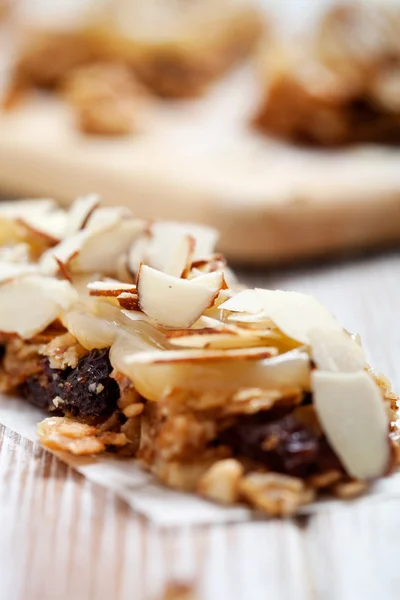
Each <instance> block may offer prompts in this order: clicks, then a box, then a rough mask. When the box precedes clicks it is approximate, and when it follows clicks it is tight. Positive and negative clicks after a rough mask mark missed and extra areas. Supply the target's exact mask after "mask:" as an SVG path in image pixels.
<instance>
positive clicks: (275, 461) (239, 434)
mask: <svg viewBox="0 0 400 600" xmlns="http://www.w3.org/2000/svg"><path fill="white" fill-rule="evenodd" d="M257 418H258V419H257ZM265 418H266V417H265V415H263V414H262V413H260V414H259V415H255V416H253V417H252V418H250V419H248V418H247V417H241V420H240V422H238V423H237V424H236V425H234V426H233V427H230V428H229V429H227V430H225V431H223V432H222V433H221V434H220V437H219V439H220V441H221V442H222V443H223V444H227V445H228V446H230V447H231V448H232V449H233V450H234V452H235V453H236V454H238V455H241V456H243V457H247V458H250V459H252V460H254V461H256V462H259V463H262V464H264V465H266V466H267V467H268V468H269V469H272V470H274V471H278V472H281V473H286V474H288V475H293V476H296V477H306V476H307V475H310V474H312V473H315V472H318V471H319V470H320V469H321V467H322V466H325V465H327V464H329V466H330V467H332V468H333V465H335V467H337V466H339V468H340V463H339V461H338V459H337V458H336V456H335V455H334V453H333V451H332V450H331V448H330V447H329V445H328V443H327V442H326V440H324V439H323V438H318V437H317V436H316V435H315V434H313V433H312V432H311V431H309V430H308V429H307V428H306V427H305V426H304V425H303V424H302V423H301V422H300V421H299V420H297V419H296V418H295V417H293V415H286V416H284V417H283V418H280V419H277V420H274V421H266V420H265ZM322 463H323V464H322Z"/></svg>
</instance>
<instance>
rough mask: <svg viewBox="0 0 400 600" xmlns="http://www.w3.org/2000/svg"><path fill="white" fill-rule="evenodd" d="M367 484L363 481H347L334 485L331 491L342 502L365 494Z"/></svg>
mask: <svg viewBox="0 0 400 600" xmlns="http://www.w3.org/2000/svg"><path fill="white" fill-rule="evenodd" d="M367 489H368V483H366V482H365V481H348V482H343V483H338V484H337V485H334V486H333V487H332V488H331V490H332V493H333V494H334V496H336V497H337V498H341V499H342V500H351V499H352V498H357V497H358V496H361V495H362V494H364V493H365V492H366V490H367Z"/></svg>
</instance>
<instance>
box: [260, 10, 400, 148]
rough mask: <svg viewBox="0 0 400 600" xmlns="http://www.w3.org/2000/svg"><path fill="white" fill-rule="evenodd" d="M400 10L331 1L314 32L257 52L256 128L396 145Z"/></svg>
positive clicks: (338, 141)
mask: <svg viewBox="0 0 400 600" xmlns="http://www.w3.org/2000/svg"><path fill="white" fill-rule="evenodd" d="M399 31H400V10H399V5H398V4H397V3H394V2H374V1H371V2H362V1H360V0H348V1H347V0H344V1H343V2H338V3H335V4H334V6H333V7H331V8H330V9H329V10H328V11H327V12H326V13H325V15H324V16H323V18H322V19H321V20H320V21H319V23H318V25H317V26H316V27H315V30H314V32H313V33H312V34H311V33H310V34H309V35H303V36H302V37H299V38H297V39H290V37H289V38H288V39H284V38H283V37H282V38H281V39H276V40H275V43H270V44H269V45H268V46H266V47H265V48H264V50H263V51H262V56H260V59H261V61H260V62H261V72H262V77H263V80H264V81H265V94H264V98H263V99H262V101H261V105H260V107H259V109H258V111H257V115H256V117H255V123H256V124H257V126H258V127H259V128H260V129H262V130H264V131H266V132H267V133H271V134H273V135H276V136H278V137H281V138H285V139H288V140H290V141H293V142H299V143H308V144H309V143H311V144H318V145H322V146H338V145H343V144H350V143H363V142H376V143H389V144H393V143H394V144H398V143H399V141H400V67H399V65H400V45H399V36H398V33H399Z"/></svg>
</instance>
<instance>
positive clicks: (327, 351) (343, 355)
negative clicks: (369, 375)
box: [308, 329, 365, 373]
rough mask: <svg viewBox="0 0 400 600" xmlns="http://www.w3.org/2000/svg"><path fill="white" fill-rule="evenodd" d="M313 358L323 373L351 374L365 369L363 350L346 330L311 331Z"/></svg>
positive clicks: (309, 337)
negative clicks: (338, 372)
mask: <svg viewBox="0 0 400 600" xmlns="http://www.w3.org/2000/svg"><path fill="white" fill-rule="evenodd" d="M308 339H309V343H310V344H311V356H312V358H313V360H314V362H315V364H316V365H317V367H318V368H319V369H320V370H321V371H340V372H342V373H350V372H354V371H362V370H363V369H364V367H365V352H364V350H363V348H362V347H361V346H360V345H359V344H358V343H357V342H356V341H355V340H354V339H353V338H352V337H351V336H350V335H349V334H348V333H346V331H344V330H336V329H335V330H328V329H326V330H323V329H311V330H310V331H309V332H308Z"/></svg>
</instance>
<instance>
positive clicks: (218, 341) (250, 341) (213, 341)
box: [166, 327, 276, 348]
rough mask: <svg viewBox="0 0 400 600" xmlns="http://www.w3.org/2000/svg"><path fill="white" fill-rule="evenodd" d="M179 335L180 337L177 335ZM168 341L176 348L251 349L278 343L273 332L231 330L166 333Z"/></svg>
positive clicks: (194, 330)
mask: <svg viewBox="0 0 400 600" xmlns="http://www.w3.org/2000/svg"><path fill="white" fill-rule="evenodd" d="M175 334H178V335H175ZM166 337H167V339H168V340H169V341H170V342H171V344H173V345H174V346H180V347H183V348H251V347H255V346H265V345H266V340H268V341H270V343H271V345H274V342H276V335H275V334H274V333H273V332H269V331H265V332H264V331H263V332H261V331H260V332H257V331H242V332H239V331H238V330H236V329H234V330H233V331H232V329H229V328H228V327H225V329H210V328H209V329H189V330H181V331H178V332H176V331H173V332H170V333H168V332H166Z"/></svg>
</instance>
